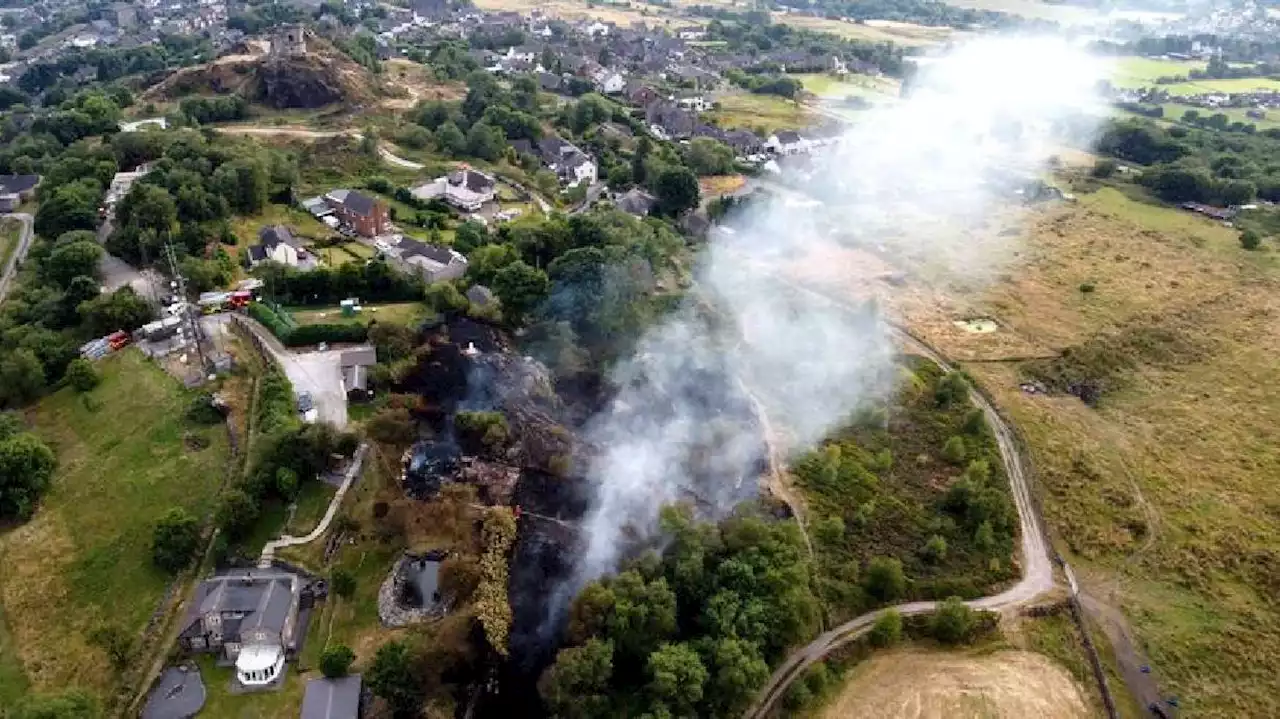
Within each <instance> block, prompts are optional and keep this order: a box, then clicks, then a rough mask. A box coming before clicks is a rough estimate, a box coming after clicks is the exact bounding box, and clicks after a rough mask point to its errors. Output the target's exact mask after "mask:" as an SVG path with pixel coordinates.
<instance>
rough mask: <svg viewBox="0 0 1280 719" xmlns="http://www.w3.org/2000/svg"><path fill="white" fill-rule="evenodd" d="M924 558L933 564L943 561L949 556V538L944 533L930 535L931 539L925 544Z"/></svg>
mask: <svg viewBox="0 0 1280 719" xmlns="http://www.w3.org/2000/svg"><path fill="white" fill-rule="evenodd" d="M924 558H925V559H926V560H928V561H929V562H931V563H933V564H937V563H938V562H941V561H942V560H943V559H946V558H947V540H946V539H943V537H942V535H940V534H935V535H933V536H932V537H929V541H928V542H925V545H924Z"/></svg>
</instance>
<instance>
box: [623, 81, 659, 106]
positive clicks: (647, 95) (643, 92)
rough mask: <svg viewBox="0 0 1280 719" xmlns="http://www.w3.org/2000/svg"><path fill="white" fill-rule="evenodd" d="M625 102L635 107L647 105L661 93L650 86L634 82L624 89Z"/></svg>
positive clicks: (654, 100) (657, 98)
mask: <svg viewBox="0 0 1280 719" xmlns="http://www.w3.org/2000/svg"><path fill="white" fill-rule="evenodd" d="M626 95H627V102H629V103H631V104H632V105H634V106H635V107H648V106H649V105H650V104H652V103H654V102H657V101H658V100H659V99H660V98H661V97H662V95H661V94H660V93H659V92H658V91H657V90H655V89H653V88H652V87H649V86H648V85H642V84H638V83H637V84H634V85H633V86H632V87H630V88H628V89H627V90H626Z"/></svg>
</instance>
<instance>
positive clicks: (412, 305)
mask: <svg viewBox="0 0 1280 719" xmlns="http://www.w3.org/2000/svg"><path fill="white" fill-rule="evenodd" d="M363 307H364V310H363V311H361V312H360V313H359V314H357V315H355V316H352V317H344V316H343V315H342V311H341V309H340V308H338V307H336V306H335V307H321V308H315V307H294V308H287V309H288V310H289V314H291V315H293V319H294V321H295V322H297V323H298V324H299V325H317V324H330V325H367V324H369V323H370V322H372V321H374V320H377V321H378V322H393V323H396V324H402V325H414V324H416V323H418V322H421V321H422V320H423V319H425V318H426V316H427V307H426V305H424V304H422V303H421V302H392V303H388V304H374V305H363Z"/></svg>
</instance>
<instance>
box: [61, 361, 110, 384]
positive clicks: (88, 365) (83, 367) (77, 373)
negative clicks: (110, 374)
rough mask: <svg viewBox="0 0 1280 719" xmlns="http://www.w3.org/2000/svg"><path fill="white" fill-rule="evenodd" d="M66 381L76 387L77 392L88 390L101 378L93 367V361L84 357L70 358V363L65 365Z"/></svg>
mask: <svg viewBox="0 0 1280 719" xmlns="http://www.w3.org/2000/svg"><path fill="white" fill-rule="evenodd" d="M63 376H65V377H66V378H67V383H68V384H70V385H71V386H72V387H74V388H75V389H76V391H77V392H88V391H89V390H91V389H93V388H94V387H97V386H98V383H99V382H101V381H102V378H101V377H99V376H98V370H96V369H94V367H93V363H92V362H90V361H89V360H87V359H84V358H76V359H73V360H71V364H68V365H67V371H66V374H65V375H63Z"/></svg>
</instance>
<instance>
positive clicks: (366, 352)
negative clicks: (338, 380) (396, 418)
mask: <svg viewBox="0 0 1280 719" xmlns="http://www.w3.org/2000/svg"><path fill="white" fill-rule="evenodd" d="M377 363H378V355H377V352H376V351H375V350H374V349H373V348H372V347H357V348H355V349H350V350H347V351H346V352H343V353H342V356H341V357H340V358H339V360H338V366H339V370H340V371H341V373H342V389H343V391H344V392H346V393H347V400H348V401H350V402H363V401H364V400H367V399H369V398H370V397H372V396H373V391H372V390H370V389H369V368H370V367H373V366H374V365H376V364H377Z"/></svg>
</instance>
